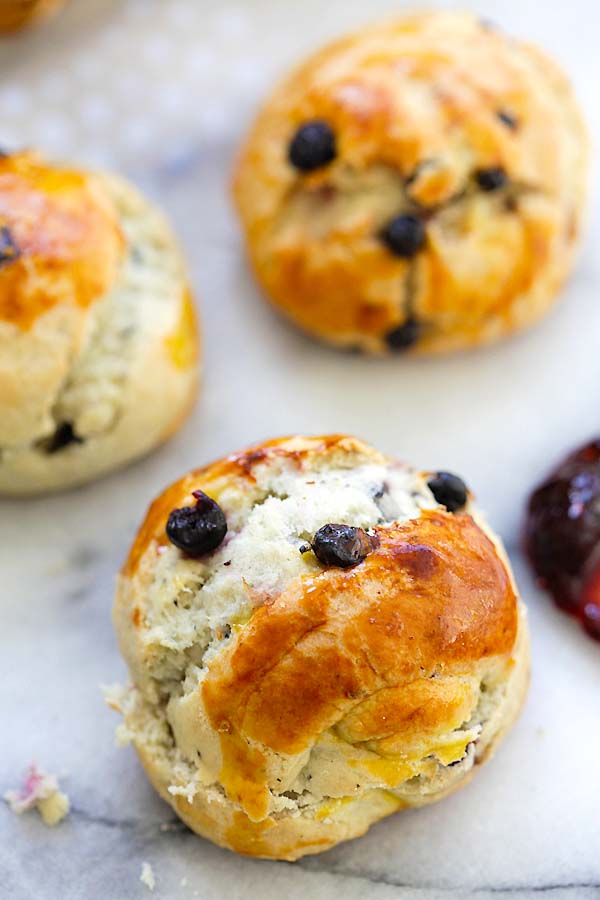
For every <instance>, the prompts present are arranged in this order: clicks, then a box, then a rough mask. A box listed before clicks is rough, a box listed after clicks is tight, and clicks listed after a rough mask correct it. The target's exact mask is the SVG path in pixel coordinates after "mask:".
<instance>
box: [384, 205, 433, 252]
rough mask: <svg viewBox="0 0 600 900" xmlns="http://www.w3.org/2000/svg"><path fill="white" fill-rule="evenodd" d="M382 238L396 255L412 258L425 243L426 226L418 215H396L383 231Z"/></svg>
mask: <svg viewBox="0 0 600 900" xmlns="http://www.w3.org/2000/svg"><path fill="white" fill-rule="evenodd" d="M381 240H382V241H383V243H384V244H385V245H386V247H387V248H388V250H390V251H391V252H392V253H393V254H394V256H402V257H404V258H405V259H410V257H411V256H414V255H415V253H418V252H419V250H420V249H421V247H422V246H423V244H424V243H425V226H424V224H423V222H422V221H421V219H419V218H418V217H417V216H412V215H401V216H396V218H394V219H392V220H391V222H388V224H387V225H386V226H385V228H384V229H383V231H382V232H381Z"/></svg>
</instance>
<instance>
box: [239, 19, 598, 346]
mask: <svg viewBox="0 0 600 900" xmlns="http://www.w3.org/2000/svg"><path fill="white" fill-rule="evenodd" d="M442 60H443V62H442ZM517 113H518V117H517ZM521 122H523V123H526V125H527V127H519V126H520V123H521ZM299 126H300V129H299V130H298V128H299ZM290 140H291V147H290ZM334 154H335V161H334V162H331V161H332V159H333V157H334ZM237 160H238V162H237V167H236V172H235V176H234V185H233V187H234V194H235V199H236V202H237V207H238V210H239V214H240V218H241V221H242V226H243V230H244V234H245V239H246V246H247V251H248V255H249V257H250V262H251V264H252V269H253V272H254V273H255V275H256V277H257V278H258V280H259V282H260V284H261V286H262V288H263V289H264V292H265V294H266V296H267V297H268V298H269V299H270V300H271V301H272V303H273V305H274V306H275V307H276V308H277V309H279V310H280V311H281V312H282V313H283V314H284V315H286V316H287V317H288V318H290V319H291V320H292V321H293V322H294V323H295V324H296V325H298V326H299V327H300V328H301V329H302V330H303V331H305V332H307V333H309V334H312V335H313V336H314V337H316V338H318V339H319V340H322V341H326V342H328V343H331V344H333V345H335V346H337V347H339V348H343V349H348V348H358V349H360V350H361V351H362V352H367V353H373V354H390V353H393V352H394V350H395V347H394V346H393V345H391V344H390V342H389V341H388V340H387V339H386V335H387V332H388V331H389V329H390V327H391V325H392V323H396V322H400V321H403V320H404V319H406V318H407V317H408V316H409V315H410V316H414V317H415V318H416V319H418V320H419V321H420V322H425V323H427V327H426V329H424V331H423V334H422V335H421V337H420V338H419V341H418V342H417V343H416V344H415V345H414V352H415V353H419V354H427V353H446V352H452V351H455V350H461V349H465V348H468V347H472V346H477V345H480V344H488V343H492V342H494V341H498V340H500V339H502V338H503V337H505V336H507V335H509V334H512V333H513V332H516V331H519V330H521V329H523V328H525V327H527V326H529V325H530V324H532V323H534V322H535V321H537V319H539V318H541V316H542V315H544V314H545V312H546V311H547V310H548V309H549V307H550V306H551V304H552V303H553V301H554V299H555V298H556V296H557V294H558V291H559V288H560V287H561V285H562V284H563V283H564V281H565V280H566V277H567V275H568V273H569V271H570V269H571V267H572V262H573V259H574V251H575V249H576V244H577V242H578V239H579V235H580V231H581V228H580V225H581V223H582V220H583V208H584V201H585V194H586V186H587V174H586V173H587V167H588V140H587V134H586V129H585V126H584V123H583V121H582V119H581V116H580V113H579V110H578V107H577V104H576V101H575V98H574V96H573V92H572V90H571V88H570V85H569V83H568V81H567V79H566V77H565V76H564V75H563V74H562V72H561V71H560V69H559V68H558V66H556V65H555V64H554V62H553V61H552V60H549V59H547V58H546V57H545V56H544V55H543V53H541V52H540V51H539V50H538V49H537V48H534V47H531V45H530V44H529V43H527V42H520V41H518V40H514V39H512V38H511V37H510V36H508V35H506V34H504V33H503V32H502V31H499V30H495V31H492V30H487V31H486V30H483V29H482V28H481V27H480V26H479V23H478V20H477V18H476V17H475V16H473V15H471V14H469V13H461V12H449V11H436V12H433V11H428V12H422V13H416V14H413V15H407V16H406V17H398V18H397V19H396V20H393V21H389V20H388V21H383V22H381V23H378V24H377V23H376V24H374V25H373V26H371V27H367V28H362V29H361V30H360V31H358V32H357V33H356V34H354V35H349V36H347V37H346V38H345V39H342V40H338V41H335V42H333V43H332V44H330V45H329V46H327V47H325V48H324V49H322V50H320V51H319V52H317V53H316V54H315V55H314V56H311V57H309V58H308V59H307V60H305V61H304V63H303V64H302V65H300V66H299V67H297V68H296V69H294V70H293V71H292V72H291V73H290V74H289V75H288V76H287V77H286V78H285V79H284V80H283V82H282V83H281V84H280V85H278V86H276V87H275V89H274V91H273V93H272V95H271V97H269V98H268V99H267V100H266V102H265V104H264V106H263V108H262V110H261V111H260V112H259V114H258V116H257V118H256V120H255V122H254V124H253V126H252V127H251V129H250V133H249V135H248V138H247V140H246V142H245V145H244V146H243V147H242V150H241V152H240V153H239V154H238V157H237ZM290 163H291V164H290ZM329 163H331V164H329ZM304 173H305V174H304ZM476 173H477V174H476ZM512 194H514V195H515V196H518V198H519V200H518V204H516V205H515V204H514V201H513V197H512ZM507 201H508V203H509V204H510V209H509V208H508V207H507V206H506V202H507ZM507 212H509V213H510V214H509V215H507ZM532 248H535V252H532Z"/></svg>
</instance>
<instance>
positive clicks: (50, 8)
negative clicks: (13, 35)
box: [0, 0, 64, 34]
mask: <svg viewBox="0 0 600 900" xmlns="http://www.w3.org/2000/svg"><path fill="white" fill-rule="evenodd" d="M63 3H64V0H0V34H5V33H6V34H9V33H10V32H12V31H18V30H19V29H20V28H23V27H24V26H25V25H29V24H31V23H32V22H34V21H37V20H38V19H43V18H45V16H49V15H51V14H52V13H53V12H55V11H56V10H57V9H60V7H61V6H62V5H63Z"/></svg>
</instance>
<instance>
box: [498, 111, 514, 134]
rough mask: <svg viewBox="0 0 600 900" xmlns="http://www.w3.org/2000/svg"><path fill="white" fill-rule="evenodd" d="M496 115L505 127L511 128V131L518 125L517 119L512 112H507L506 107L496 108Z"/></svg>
mask: <svg viewBox="0 0 600 900" xmlns="http://www.w3.org/2000/svg"><path fill="white" fill-rule="evenodd" d="M496 115H497V116H498V118H499V119H500V121H501V122H502V123H503V124H504V125H506V127H507V128H510V129H511V131H516V130H517V128H518V127H519V120H518V119H517V117H516V116H515V115H514V113H511V112H509V111H508V110H507V109H499V110H497V112H496Z"/></svg>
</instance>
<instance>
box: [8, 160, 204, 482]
mask: <svg viewBox="0 0 600 900" xmlns="http://www.w3.org/2000/svg"><path fill="white" fill-rule="evenodd" d="M198 358H199V335H198V327H197V322H196V313H195V308H194V301H193V298H192V295H191V291H190V288H189V283H188V279H187V273H186V269H185V264H184V261H183V259H182V256H181V253H180V251H179V249H178V247H177V243H176V240H175V238H174V235H173V234H172V231H171V229H170V227H169V225H168V224H167V222H166V221H165V219H164V218H163V216H162V215H161V213H160V212H159V211H158V210H157V209H155V208H154V207H153V206H152V205H151V204H150V203H149V202H148V201H147V200H146V199H145V198H144V197H143V196H142V195H141V194H140V193H139V192H138V191H137V190H136V189H135V188H134V187H133V186H132V185H130V184H129V183H128V182H126V181H125V180H123V179H122V178H120V177H118V176H115V175H112V174H104V173H95V172H86V171H81V170H76V169H72V168H68V167H66V166H63V165H59V164H56V163H51V162H47V161H46V160H45V159H44V158H43V157H42V156H41V155H39V154H38V153H34V152H31V151H24V152H19V153H15V154H10V155H9V154H6V155H4V156H2V157H1V158H0V494H7V495H15V496H17V495H25V494H35V493H40V492H44V491H52V490H58V489H61V488H65V487H71V486H74V485H77V484H81V483H83V482H86V481H89V480H91V479H92V478H95V477H97V476H99V475H101V474H103V473H106V472H108V471H110V470H112V469H114V468H117V467H118V466H121V465H123V464H125V463H127V462H129V461H131V460H133V459H135V458H137V457H139V456H141V455H143V454H145V453H146V452H148V451H149V450H151V449H152V448H154V447H155V446H157V445H158V444H159V443H161V442H162V441H164V440H166V439H167V438H168V437H169V436H170V435H171V434H172V433H173V432H174V431H176V430H177V428H178V427H179V425H180V424H181V423H182V421H183V420H184V418H185V417H186V415H187V414H188V412H189V411H190V409H191V405H192V403H193V401H194V399H195V396H196V392H197V384H198Z"/></svg>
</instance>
